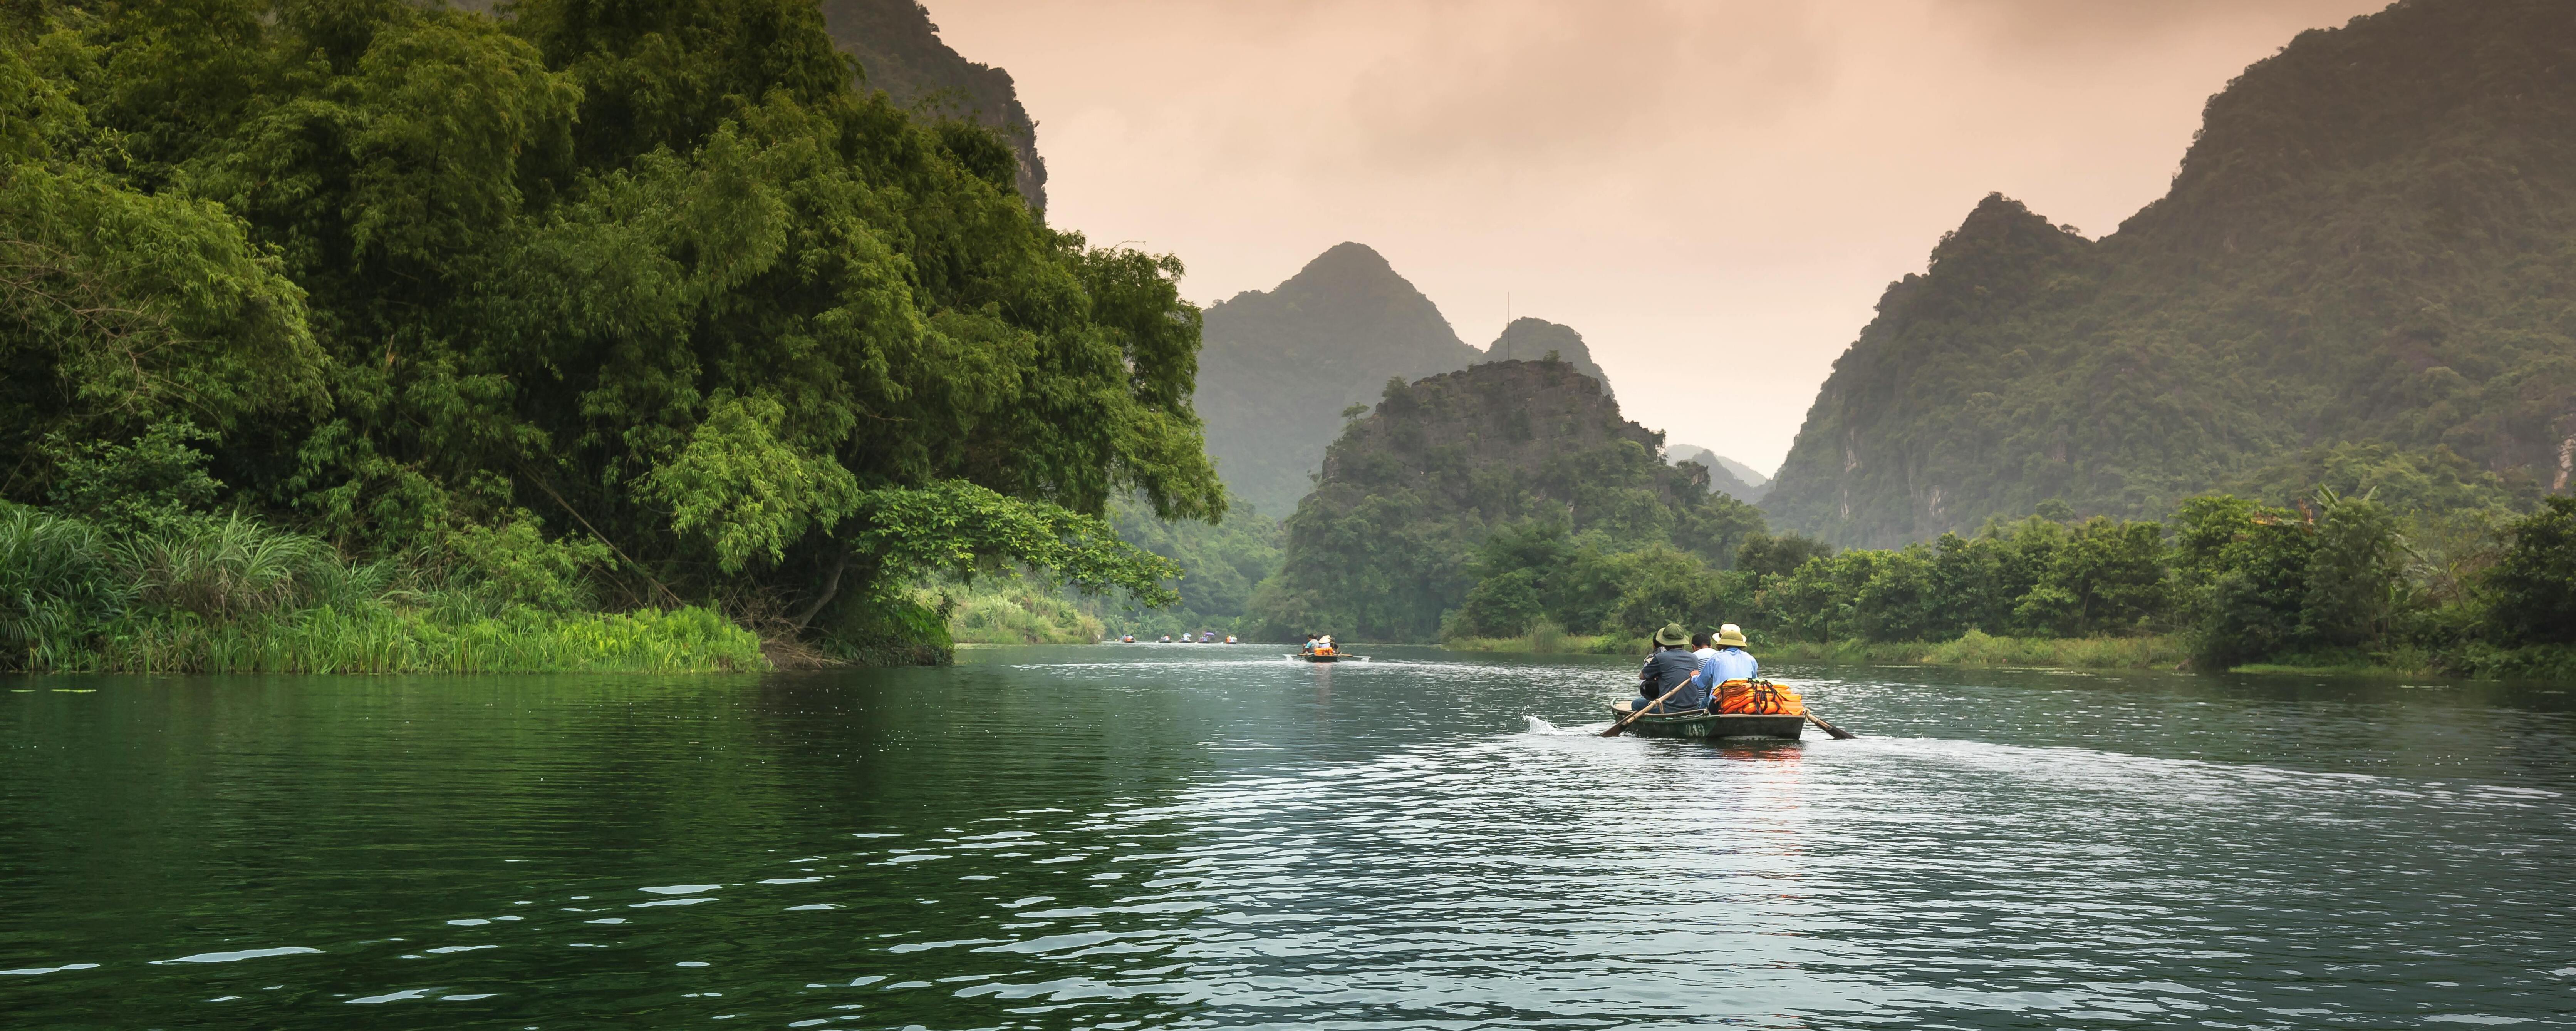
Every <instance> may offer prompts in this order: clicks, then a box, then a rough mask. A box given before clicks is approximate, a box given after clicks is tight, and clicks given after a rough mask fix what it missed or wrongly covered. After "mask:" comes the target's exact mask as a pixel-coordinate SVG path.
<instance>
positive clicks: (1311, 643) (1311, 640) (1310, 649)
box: [1305, 634, 1315, 655]
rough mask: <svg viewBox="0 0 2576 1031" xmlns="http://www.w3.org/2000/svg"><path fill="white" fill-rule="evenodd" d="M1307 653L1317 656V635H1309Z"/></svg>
mask: <svg viewBox="0 0 2576 1031" xmlns="http://www.w3.org/2000/svg"><path fill="white" fill-rule="evenodd" d="M1305 652H1306V654H1308V655H1313V654H1315V635H1313V634H1307V635H1306V648H1305Z"/></svg>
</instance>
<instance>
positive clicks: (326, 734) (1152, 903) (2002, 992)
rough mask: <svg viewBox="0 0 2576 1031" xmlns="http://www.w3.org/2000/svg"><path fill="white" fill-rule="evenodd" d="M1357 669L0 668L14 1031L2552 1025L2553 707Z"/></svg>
mask: <svg viewBox="0 0 2576 1031" xmlns="http://www.w3.org/2000/svg"><path fill="white" fill-rule="evenodd" d="M1361 650H1363V651H1368V652H1370V653H1371V654H1372V655H1373V658H1374V661H1371V662H1367V663H1345V664H1342V665H1340V666H1308V665H1305V664H1295V663H1289V662H1286V661H1283V660H1282V659H1281V658H1280V656H1279V655H1278V654H1277V652H1278V649H1275V648H1267V647H1256V646H1238V647H1225V646H1177V645H1175V646H1100V647H1086V648H1033V649H974V650H970V651H968V652H966V653H965V654H964V655H963V656H962V657H961V664H960V665H958V666H956V667H953V668H948V669H908V670H869V671H849V672H834V673H818V674H778V675H772V676H732V677H724V676H715V677H618V676H526V677H499V676H494V677H416V678H397V677H385V678H357V677H351V678H298V677H221V678H139V677H51V678H37V679H19V680H0V686H5V687H7V688H9V692H8V693H6V694H0V747H5V751H0V1013H7V1014H10V1015H11V1016H9V1017H8V1018H6V1021H7V1023H9V1024H10V1026H14V1027H30V1028H33V1027H45V1028H54V1027H101V1028H111V1027H112V1028H154V1027H158V1028H180V1027H245V1028H247V1027H261V1028H347V1027H361V1026H363V1027H370V1028H413V1027H420V1028H428V1027H441V1028H443V1027H458V1026H478V1027H499V1028H543V1029H559V1028H591V1027H598V1028H607V1027H621V1028H622V1027H700V1026H712V1027H719V1028H754V1027H759V1028H776V1027H864V1028H902V1027H921V1028H939V1029H950V1028H957V1029H963V1028H1107V1029H1125V1028H1159V1027H1212V1026H1225V1027H1235V1026H1252V1025H1286V1024H1292V1023H1293V1024H1299V1025H1304V1026H1316V1027H1354V1028H1356V1027H1389V1028H1393V1027H1406V1028H1414V1027H1439V1028H1478V1027H1526V1026H1558V1027H1576V1028H1588V1027H1614V1026H1616V1027H1684V1026H1702V1025H1706V1024H1709V1023H1716V1022H1729V1023H1732V1024H1734V1025H1738V1026H1748V1027H1800V1028H1826V1027H1854V1028H1858V1027H1953V1028H2007V1027H2009V1028H2023V1027H2032V1028H2037V1027H2083V1028H2092V1027H2110V1026H2121V1025H2139V1026H2176V1025H2196V1026H2207V1027H2232V1028H2257V1027H2260V1028H2308V1027H2328V1026H2350V1027H2452V1026H2458V1025H2463V1024H2468V1025H2499V1024H2517V1023H2519V1024H2528V1025H2532V1026H2543V1027H2547V1026H2569V1025H2571V1024H2576V1017H2571V1016H2570V1014H2571V1013H2576V852H2571V849H2570V845H2571V841H2570V839H2571V836H2576V695H2570V694H2569V693H2568V691H2567V689H2566V688H2564V687H2558V686H2551V685H2524V686H2515V685H2501V684H2486V683H2465V682H2447V681H2401V680H2353V679H2335V678H2326V677H2302V676H2264V677H2196V676H2188V675H2182V674H2163V673H2158V674H2102V675H2093V674H2075V673H2063V672H2047V671H1992V670H1946V669H1921V668H1890V667H1875V668H1836V669H1784V670H1775V671H1772V672H1773V674H1774V675H1775V676H1780V677H1782V678H1783V679H1790V678H1794V679H1795V681H1796V682H1797V683H1798V684H1799V685H1801V686H1802V687H1804V688H1805V689H1806V690H1807V693H1808V697H1809V700H1810V702H1811V703H1812V704H1813V705H1814V706H1815V708H1816V709H1817V711H1819V712H1821V713H1824V714H1825V715H1827V716H1828V717H1829V718H1831V719H1833V720H1835V721H1836V722H1838V723H1840V724H1842V725H1844V726H1845V727H1848V728H1850V729H1853V730H1856V731H1858V732H1859V733H1860V734H1862V735H1863V736H1862V737H1861V738H1860V739H1858V740H1851V741H1835V740H1830V739H1826V738H1824V737H1823V736H1822V735H1820V734H1814V733H1811V734H1810V736H1809V738H1808V739H1807V740H1805V741H1803V742H1799V743H1795V744H1791V743H1785V742H1783V743H1773V744H1722V745H1709V744H1704V743H1685V742H1671V741H1640V740H1635V739H1614V740H1604V739H1601V738H1598V737H1594V736H1590V735H1586V734H1581V733H1576V732H1572V731H1573V728H1580V727H1581V726H1582V725H1585V724H1593V725H1595V726H1596V727H1597V725H1598V724H1599V715H1598V706H1599V704H1600V702H1601V701H1603V700H1605V699H1606V698H1608V697H1610V695H1611V693H1612V692H1613V691H1615V690H1616V689H1617V687H1618V686H1619V685H1620V684H1621V683H1622V680H1623V678H1624V677H1626V676H1628V675H1629V674H1628V670H1630V669H1632V668H1633V665H1632V664H1631V663H1628V662H1624V661H1619V660H1612V659H1586V658H1492V657H1482V656H1460V655H1453V654H1447V653H1442V652H1438V651H1433V650H1425V649H1396V648H1385V649H1361ZM1533 717H1535V719H1533ZM1555 727H1565V728H1569V730H1567V731H1557V730H1555V729H1554V728H1555Z"/></svg>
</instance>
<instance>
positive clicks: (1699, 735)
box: [1610, 702, 1807, 741]
mask: <svg viewBox="0 0 2576 1031" xmlns="http://www.w3.org/2000/svg"><path fill="white" fill-rule="evenodd" d="M1610 716H1611V718H1612V719H1626V718H1627V716H1628V703H1627V702H1613V703H1611V705H1610ZM1627 732H1628V733H1630V734H1633V735H1635V736H1637V737H1670V738H1691V739H1707V740H1714V739H1717V738H1730V737H1753V738H1770V739H1772V740H1775V741H1796V740H1798V738H1799V737H1800V736H1801V735H1803V734H1805V733H1806V732H1807V717H1805V716H1804V715H1798V716H1778V715H1753V714H1745V713H1709V712H1692V713H1684V714H1681V715H1676V716H1662V715H1655V716H1645V717H1641V718H1639V719H1638V720H1637V721H1636V722H1634V723H1631V724H1628V731H1627Z"/></svg>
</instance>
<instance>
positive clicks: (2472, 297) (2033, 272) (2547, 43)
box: [1763, 0, 2576, 545]
mask: <svg viewBox="0 0 2576 1031" xmlns="http://www.w3.org/2000/svg"><path fill="white" fill-rule="evenodd" d="M2571 283H2576V11H2571V8H2570V7H2569V6H2568V5H2567V4H2566V3H2565V2H2563V0H2408V2H2405V3H2400V4H2397V5H2395V6H2393V7H2390V8H2388V9H2387V10H2385V11H2382V12H2380V13H2378V14H2374V15H2369V16H2367V17H2362V18H2357V19H2354V20H2353V22H2352V23H2351V24H2349V25H2348V26H2346V27H2344V28H2341V29H2335V30H2319V31H2312V32H2307V33H2303V34H2301V35H2300V36H2299V37H2298V38H2297V39H2296V40H2294V41H2292V42H2291V43H2290V45H2289V46H2287V47H2285V48H2283V49H2282V50H2281V52H2280V53H2279V54H2277V55H2275V56H2273V57H2270V58H2267V59H2265V60H2263V61H2261V62H2259V63H2257V64H2255V65H2254V66H2253V67H2251V68H2249V69H2247V70H2246V71H2245V73H2244V74H2243V75H2242V76H2241V77H2239V78H2238V79H2237V80H2236V81H2234V82H2233V83H2231V84H2230V85H2229V86H2228V88H2227V89H2226V91H2225V92H2223V93H2220V94H2219V95H2217V96H2216V97H2214V98H2212V99H2211V100H2210V102H2209V105H2208V109H2207V111H2206V114H2205V117H2204V123H2203V128H2202V130H2201V134H2200V135H2199V137H2198V138H2197V139H2196V140H2195V142H2194V143H2193V144H2192V146H2191V148H2190V151H2189V152H2188V154H2187V155H2186V156H2185V157H2184V159H2183V163H2182V167H2181V171H2180V172H2179V173H2178V174H2177V175H2176V176H2175V177H2174V181H2173V187H2172V190H2171V192H2170V193H2168V194H2167V195H2166V196H2165V197H2164V198H2163V199H2161V200H2158V201H2156V202H2155V203H2153V204H2151V205H2149V206H2147V208H2146V209H2144V210H2142V211H2140V212H2139V213H2138V214H2137V215H2135V216H2133V217H2132V218H2130V219H2129V220H2128V221H2127V222H2125V223H2123V224H2122V225H2121V226H2120V228H2119V230H2118V231H2117V232H2115V233H2112V234H2111V235H2109V236H2106V237H2104V238H2102V239H2099V240H2093V239H2087V238H2086V237H2084V236H2082V235H2080V234H2078V233H2077V232H2075V231H2074V230H2073V229H2071V228H2068V227H2061V226H2056V225H2052V224H2051V223H2050V220H2048V219H2046V218H2043V217H2041V216H2040V215H2038V214H2034V213H2033V212H2031V211H2029V210H2028V209H2026V208H2025V207H2024V206H2023V205H2021V204H2020V203H2018V202H2015V201H2012V200H2008V199H2006V198H2004V197H2001V196H1994V197H1989V198H1987V199H1986V201H1985V202H1984V203H1982V204H1979V205H1978V206H1977V208H1976V210H1975V211H1973V212H1972V213H1970V214H1969V216H1968V218H1967V220H1966V221H1965V222H1964V223H1963V224H1961V225H1960V227H1959V228H1958V230H1957V231H1955V232H1953V233H1951V234H1949V235H1948V236H1946V237H1944V238H1943V239H1942V241H1941V243H1940V245H1939V246H1938V247H1936V248H1935V249H1934V250H1933V252H1932V260H1931V265H1930V268H1929V269H1928V270H1927V271H1926V272H1925V273H1923V274H1920V275H1909V276H1906V277H1905V278H1904V279H1903V280H1902V281H1900V282H1898V283H1896V284H1894V285H1892V286H1890V287H1889V288H1888V290H1887V292H1886V294H1885V296H1884V297H1883V298H1882V299H1881V300H1880V302H1879V305H1878V315H1877V318H1876V319H1875V320H1874V321H1872V322H1871V323H1870V324H1869V326H1868V327H1867V328H1865V329H1863V330H1862V331H1861V334H1860V338H1859V340H1858V341H1857V342H1856V343H1854V344H1853V345H1852V347H1851V349H1850V350H1849V351H1848V352H1846V353H1845V354H1844V355H1843V356H1842V357H1841V358H1840V359H1839V360H1838V361H1837V362H1836V363H1835V366H1834V371H1833V374H1832V376H1831V377H1830V378H1829V379H1828V380H1827V381H1826V383H1825V385H1824V388H1823V390H1822V391H1821V393H1820V394H1819V396H1818V397H1817V399H1816V402H1815V404H1814V407H1813V408H1811V409H1810V410H1809V412H1808V415H1807V420H1806V424H1805V426H1804V427H1803V428H1802V429H1801V431H1800V433H1799V435H1798V438H1797V442H1796V445H1795V446H1794V448H1793V449H1792V451H1791V452H1790V454H1789V457H1788V461H1787V462H1786V463H1785V464H1784V465H1783V466H1782V468H1781V470H1780V473H1779V477H1778V483H1777V484H1776V486H1775V487H1774V489H1773V491H1772V492H1771V495H1770V496H1769V497H1768V498H1767V499H1765V501H1764V504H1763V507H1764V509H1765V510H1766V511H1768V512H1769V513H1770V514H1771V515H1772V517H1773V518H1774V520H1775V521H1776V522H1778V523H1780V524H1784V525H1785V527H1787V528H1792V529H1797V530H1803V531H1807V532H1810V533H1815V534H1819V535H1822V536H1823V537H1825V538H1827V539H1829V540H1831V541H1834V542H1836V543H1841V544H1849V545H1887V544H1895V543H1900V542H1904V541H1913V540H1922V539H1926V538H1929V537H1932V536H1935V535H1937V534H1939V533H1941V532H1942V531H1945V530H1953V529H1967V528H1971V527H1974V526H1976V525H1978V524H1979V523H1981V522H1983V521H1984V520H1985V519H1987V518H1988V517H1990V516H1996V515H2005V516H2011V515H2019V514H2022V513H2027V512H2029V511H2031V510H2032V507H2033V506H2034V505H2035V504H2037V503H2039V502H2041V501H2045V500H2049V499H2053V498H2054V499H2062V500H2063V501H2065V502H2067V503H2068V504H2070V505H2071V506H2072V508H2073V510H2074V511H2076V512H2079V513H2085V514H2091V513H2108V514H2114V515H2130V516H2161V515H2163V514H2164V513H2165V512H2167V511H2170V509H2171V506H2172V504H2173V503H2174V502H2175V501H2176V500H2177V499H2179V498H2181V497H2184V496H2188V495H2190V494H2193V493H2196V492H2200V491H2205V490H2209V489H2213V488H2217V487H2222V486H2236V487H2238V489H2244V488H2243V482H2244V480H2245V479H2246V478H2247V477H2249V476H2255V475H2258V474H2259V473H2260V472H2261V471H2262V470H2266V469H2297V468H2303V467H2311V466H2318V465H2321V464H2322V465H2333V464H2335V463H2336V462H2337V461H2341V459H2340V458H2337V457H2336V456H2343V457H2347V458H2348V457H2352V456H2355V455H2367V456H2376V457H2373V458H2371V461H2372V462H2373V463H2376V464H2375V465H2374V466H2373V468H2372V469H2371V470H2368V471H2367V474H2366V475H2362V476H2360V477H2359V478H2358V481H2357V482H2358V483H2359V485H2360V486H2363V487H2368V486H2376V485H2380V484H2382V483H2400V482H2402V481H2409V480H2411V479H2424V478H2427V477H2432V478H2443V477H2449V478H2454V479H2458V478H2463V477H2465V479H2466V480H2469V481H2474V482H2471V483H2468V484H2467V487H2468V488H2471V489H2472V493H2479V492H2483V495H2484V496H2490V497H2507V496H2514V495H2517V494H2519V495H2520V496H2525V497H2527V496H2528V495H2529V494H2531V493H2536V492H2539V491H2544V490H2545V491H2564V490H2567V489H2568V488H2569V486H2570V480H2571V477H2576V288H2571V287H2570V284H2571ZM2347 464H2348V463H2347ZM2307 485H2308V484H2305V483H2290V482H2287V480H2284V481H2283V482H2282V483H2279V484H2272V485H2269V487H2270V489H2271V491H2273V492H2277V493H2285V492H2287V491H2291V490H2296V489H2303V488H2304V487H2305V486H2307ZM2256 486H2257V487H2263V486H2265V485H2261V484H2258V485H2256ZM2276 500H2280V499H2278V498H2276Z"/></svg>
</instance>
